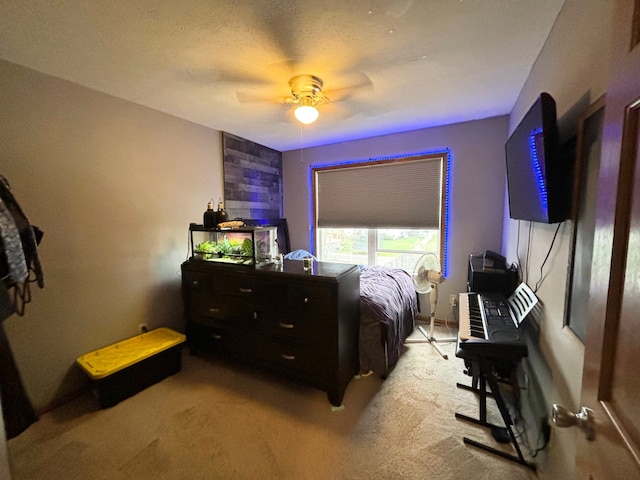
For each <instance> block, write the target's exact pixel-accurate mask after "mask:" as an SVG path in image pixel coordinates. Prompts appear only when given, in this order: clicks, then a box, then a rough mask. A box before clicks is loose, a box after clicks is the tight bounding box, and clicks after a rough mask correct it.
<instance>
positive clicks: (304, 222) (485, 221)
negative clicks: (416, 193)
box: [283, 117, 507, 318]
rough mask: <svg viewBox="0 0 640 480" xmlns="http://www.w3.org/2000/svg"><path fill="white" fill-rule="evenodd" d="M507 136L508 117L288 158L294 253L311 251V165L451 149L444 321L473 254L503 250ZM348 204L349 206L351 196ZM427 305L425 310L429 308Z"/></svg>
mask: <svg viewBox="0 0 640 480" xmlns="http://www.w3.org/2000/svg"><path fill="white" fill-rule="evenodd" d="M506 130H507V117H494V118H488V119H485V120H477V121H473V122H466V123H460V124H455V125H448V126H444V127H437V128H429V129H423V130H415V131H411V132H405V133H398V134H393V135H386V136H380V137H374V138H369V139H364V140H358V141H353V142H345V143H337V144H334V145H328V146H324V147H314V148H309V149H304V150H302V151H300V150H295V151H289V152H285V153H284V154H283V185H284V211H285V216H286V218H287V222H288V224H289V230H290V237H291V246H292V248H293V249H295V248H304V249H309V242H310V239H309V228H310V227H309V226H310V225H311V224H312V218H311V211H310V206H309V205H310V199H311V197H310V186H309V167H310V165H314V164H327V163H332V162H343V161H347V160H362V159H367V158H371V157H384V156H388V155H399V154H402V153H414V152H423V151H434V150H438V151H441V150H444V149H449V150H450V151H451V178H452V181H451V186H450V188H451V193H450V200H451V203H450V227H449V235H450V241H449V275H448V277H447V280H446V281H445V282H444V283H443V284H442V285H441V286H440V289H439V293H440V301H439V304H438V309H437V317H438V318H445V317H446V316H447V315H448V314H449V311H450V307H449V302H448V298H449V294H453V293H455V294H457V293H458V292H464V291H466V281H467V262H468V256H469V254H470V253H477V252H482V251H484V250H486V249H491V250H497V251H500V249H501V247H502V220H503V219H502V215H503V208H504V204H503V202H504V189H505V183H504V177H505V160H504V143H505V141H506ZM389 180H390V181H393V179H389ZM375 194H376V192H371V195H375ZM345 201H349V194H348V192H345ZM425 301H426V302H427V303H425ZM425 301H423V302H422V304H423V305H428V300H425ZM425 313H426V312H423V314H425ZM427 315H428V313H427Z"/></svg>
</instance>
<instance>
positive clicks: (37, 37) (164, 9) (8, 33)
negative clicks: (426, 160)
mask: <svg viewBox="0 0 640 480" xmlns="http://www.w3.org/2000/svg"><path fill="white" fill-rule="evenodd" d="M563 2H564V0H386V1H385V0H335V1H334V0H316V1H309V0H297V1H295V0H293V1H285V0H218V1H216V0H209V1H207V0H179V1H178V0H175V1H170V0H135V1H131V0H109V1H98V0H91V1H87V0H58V1H51V0H29V1H25V0H2V2H0V58H2V59H5V60H7V61H10V62H13V63H17V64H20V65H24V66H26V67H30V68H32V69H34V70H38V71H40V72H44V73H47V74H50V75H53V76H56V77H60V78H63V79H66V80H69V81H71V82H74V83H78V84H80V85H84V86H87V87H90V88H93V89H95V90H98V91H101V92H105V93H108V94H111V95H114V96H117V97H121V98H124V99H126V100H130V101H132V102H135V103H139V104H141V105H146V106H148V107H151V108H154V109H157V110H160V111H163V112H167V113H170V114H173V115H176V116H178V117H181V118H184V119H187V120H191V121H193V122H195V123H199V124H202V125H206V126H208V127H211V128H214V129H217V130H222V131H226V132H230V133H233V134H235V135H239V136H241V137H244V138H247V139H250V140H253V141H255V142H258V143H260V144H263V145H266V146H268V147H271V148H275V149H277V150H281V151H286V150H291V149H296V148H300V147H301V146H304V147H309V146H314V145H323V144H328V143H335V142H339V141H345V140H353V139H357V138H364V137H370V136H375V135H381V134H386V133H395V132H400V131H406V130H414V129H417V128H424V127H431V126H436V125H442V124H448V123H456V122H460V121H467V120H474V119H480V118H486V117H491V116H495V115H503V114H508V113H510V111H511V109H512V107H513V105H514V102H515V100H516V98H517V95H518V93H519V91H520V89H521V88H522V86H523V84H524V81H525V80H526V78H527V76H528V74H529V71H530V69H531V66H532V64H533V62H534V61H535V59H536V57H537V55H538V53H539V51H540V49H541V48H542V46H543V44H544V42H545V39H546V38H547V35H548V33H549V30H550V29H551V26H552V25H553V22H554V21H555V19H556V17H557V15H558V12H559V10H560V8H561V7H562V4H563ZM296 74H313V75H317V76H319V77H320V78H322V79H323V81H324V91H326V93H327V95H328V96H329V97H330V99H332V100H335V101H332V102H331V103H329V104H327V105H324V106H323V107H321V109H320V118H319V120H318V121H316V122H315V123H314V124H312V125H309V126H305V127H301V125H300V124H299V123H297V122H296V121H295V120H294V119H293V116H292V112H291V105H289V104H286V103H285V102H284V99H285V97H287V96H288V95H289V94H290V90H289V86H288V81H289V79H290V78H291V77H292V76H294V75H296ZM358 85H360V87H358V88H351V87H353V86H358Z"/></svg>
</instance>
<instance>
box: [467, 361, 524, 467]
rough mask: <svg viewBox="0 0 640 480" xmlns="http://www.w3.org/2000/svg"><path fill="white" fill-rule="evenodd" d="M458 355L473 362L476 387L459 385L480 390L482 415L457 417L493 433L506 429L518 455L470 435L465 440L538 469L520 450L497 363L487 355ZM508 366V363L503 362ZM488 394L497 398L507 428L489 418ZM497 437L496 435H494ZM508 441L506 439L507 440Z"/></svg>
mask: <svg viewBox="0 0 640 480" xmlns="http://www.w3.org/2000/svg"><path fill="white" fill-rule="evenodd" d="M456 356H459V357H462V358H465V359H468V360H470V361H471V376H472V379H473V380H472V386H471V387H469V386H467V385H462V384H460V383H458V384H456V386H457V387H458V388H463V389H465V390H470V391H473V392H474V393H477V394H478V396H479V408H480V412H479V418H477V419H476V418H473V417H469V416H467V415H463V414H461V413H457V412H456V414H455V416H456V418H458V419H460V420H465V421H467V422H470V423H473V424H475V425H480V426H482V427H489V428H491V430H492V433H494V432H499V431H504V430H506V432H507V434H508V440H507V441H508V442H509V443H511V445H512V446H513V448H514V450H515V452H516V455H513V454H510V453H507V452H504V451H502V450H498V449H496V448H493V447H490V446H488V445H485V444H483V443H480V442H478V441H476V440H472V439H470V438H467V437H463V441H464V443H465V444H467V445H472V446H474V447H477V448H480V449H482V450H484V451H486V452H489V453H493V454H494V455H498V456H500V457H502V458H506V459H507V460H510V461H512V462H516V463H519V464H520V465H524V466H525V467H527V468H530V469H532V470H535V469H536V466H535V464H533V463H530V462H527V461H526V460H525V458H524V456H523V455H522V451H521V450H520V446H519V445H518V441H517V439H516V436H515V434H514V433H513V429H512V428H511V425H512V424H513V422H512V420H511V415H510V414H509V408H508V407H507V404H506V403H505V401H504V398H503V397H502V393H501V392H500V386H499V385H498V380H497V375H496V366H497V365H496V364H495V362H494V361H493V360H489V359H487V358H485V357H484V356H480V355H467V354H465V353H460V351H458V353H456ZM503 366H504V365H503ZM487 385H488V386H489V389H490V391H489V392H487ZM487 397H493V399H494V400H495V402H496V404H497V406H498V410H500V416H501V417H502V421H503V422H504V424H505V427H500V426H498V425H493V424H491V423H489V422H488V421H487ZM494 437H495V435H494ZM505 443H506V442H505Z"/></svg>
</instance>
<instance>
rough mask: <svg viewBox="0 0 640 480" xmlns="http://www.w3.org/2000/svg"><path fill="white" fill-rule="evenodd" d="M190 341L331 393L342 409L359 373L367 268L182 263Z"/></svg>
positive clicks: (195, 350)
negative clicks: (361, 311) (361, 309)
mask: <svg viewBox="0 0 640 480" xmlns="http://www.w3.org/2000/svg"><path fill="white" fill-rule="evenodd" d="M182 294H183V300H184V308H185V317H186V329H185V330H186V334H187V344H188V346H189V348H190V350H191V352H192V353H198V352H208V353H217V354H222V355H225V356H228V357H231V358H234V359H236V360H238V361H242V362H245V363H248V364H250V365H253V366H256V367H260V368H263V369H266V370H269V371H271V372H275V373H277V374H280V375H283V376H285V377H288V378H291V379H293V380H296V381H300V382H304V383H307V384H309V385H311V386H313V387H316V388H319V389H321V390H324V391H326V392H327V396H328V398H329V401H330V402H331V404H332V405H334V406H340V405H341V404H342V400H343V397H344V392H345V390H346V388H347V385H348V384H349V381H350V380H351V378H352V377H353V376H354V375H355V374H356V373H357V371H358V329H359V306H360V301H359V298H360V271H359V269H358V267H357V266H356V265H345V264H340V263H324V262H315V263H314V264H313V267H312V269H311V270H310V271H306V272H305V271H304V270H303V262H302V261H296V260H285V261H284V263H283V264H282V265H276V264H268V265H266V266H262V267H258V268H255V269H254V268H252V267H244V266H237V265H225V264H220V263H214V262H206V261H202V260H197V259H191V260H188V261H186V262H185V263H183V264H182Z"/></svg>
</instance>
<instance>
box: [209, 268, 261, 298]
mask: <svg viewBox="0 0 640 480" xmlns="http://www.w3.org/2000/svg"><path fill="white" fill-rule="evenodd" d="M214 292H215V293H216V294H218V295H226V296H234V297H242V298H255V299H259V298H264V297H269V296H273V287H272V285H271V284H270V283H268V282H265V281H263V280H261V279H259V278H256V277H255V276H253V275H249V274H247V275H242V274H240V275H225V276H224V277H222V276H221V277H219V278H218V281H217V282H216V284H215V288H214Z"/></svg>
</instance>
